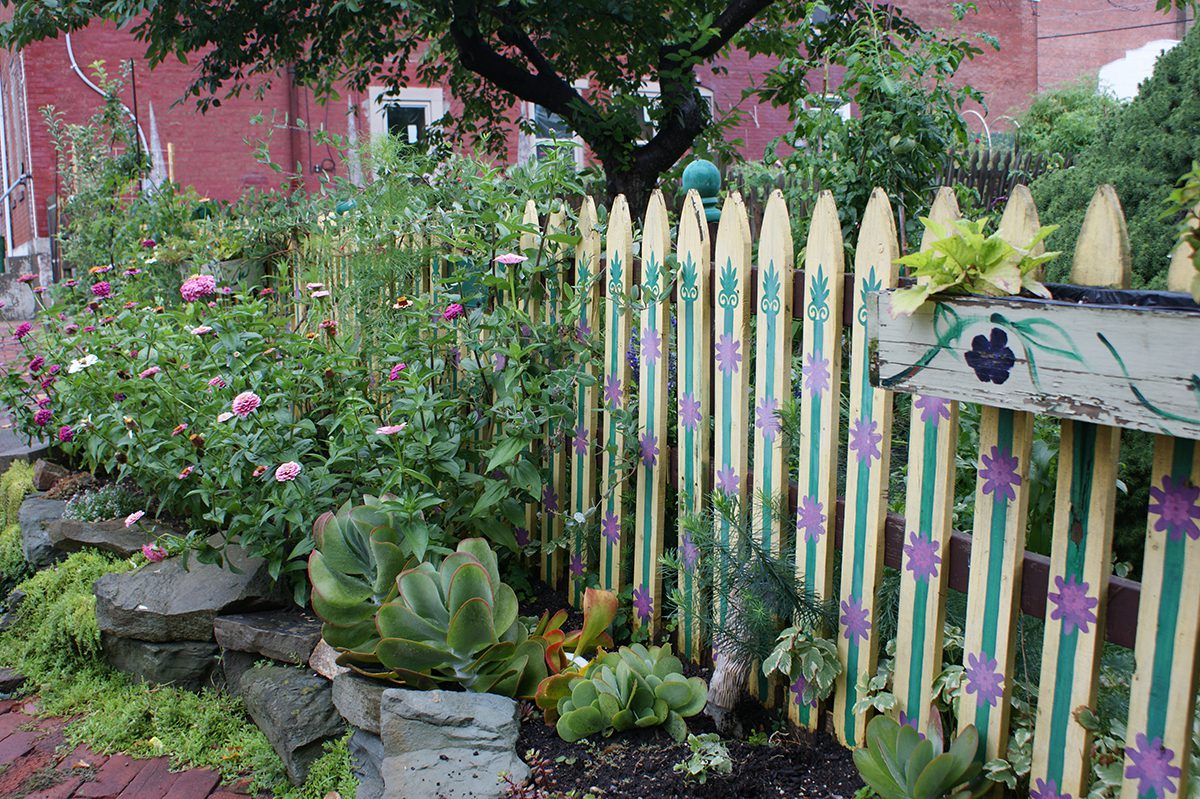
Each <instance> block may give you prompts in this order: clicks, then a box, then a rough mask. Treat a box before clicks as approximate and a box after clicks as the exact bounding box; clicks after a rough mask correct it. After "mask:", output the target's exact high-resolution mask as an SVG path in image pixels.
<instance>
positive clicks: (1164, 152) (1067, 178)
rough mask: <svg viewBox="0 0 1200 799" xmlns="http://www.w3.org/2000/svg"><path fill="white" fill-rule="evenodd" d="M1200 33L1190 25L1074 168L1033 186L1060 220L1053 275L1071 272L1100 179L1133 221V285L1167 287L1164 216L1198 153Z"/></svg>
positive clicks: (1171, 235) (1052, 217) (1047, 215)
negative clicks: (1114, 192) (1173, 192)
mask: <svg viewBox="0 0 1200 799" xmlns="http://www.w3.org/2000/svg"><path fill="white" fill-rule="evenodd" d="M1197 85H1200V33H1197V32H1196V31H1195V30H1192V31H1191V32H1190V33H1189V34H1188V35H1187V36H1186V37H1184V39H1183V41H1182V42H1180V43H1179V44H1178V45H1176V46H1175V47H1174V48H1173V49H1171V50H1170V51H1168V52H1167V53H1166V54H1164V55H1163V56H1162V57H1161V58H1160V59H1159V61H1158V64H1157V65H1156V67H1155V69H1154V74H1153V75H1152V76H1151V77H1150V78H1149V79H1147V80H1146V81H1145V82H1144V83H1143V84H1142V86H1141V89H1140V91H1139V92H1138V96H1137V97H1136V98H1135V99H1134V100H1133V101H1132V102H1130V103H1129V104H1128V105H1127V106H1125V107H1124V108H1122V109H1121V110H1120V111H1119V112H1118V113H1116V114H1114V115H1113V116H1112V117H1111V118H1108V119H1106V120H1104V122H1103V123H1102V124H1101V125H1100V128H1099V131H1098V133H1097V135H1096V136H1095V137H1094V139H1093V143H1092V144H1091V145H1090V146H1088V147H1086V148H1085V149H1084V150H1082V151H1081V152H1080V153H1079V154H1078V157H1077V159H1076V161H1075V165H1074V166H1072V167H1071V168H1069V169H1064V170H1058V171H1055V172H1050V173H1047V174H1046V175H1043V176H1042V177H1040V178H1038V179H1037V180H1035V181H1034V182H1033V184H1032V185H1031V186H1030V188H1031V189H1032V191H1033V196H1034V199H1035V200H1036V201H1037V206H1038V210H1039V212H1040V214H1041V218H1042V219H1043V220H1044V221H1046V222H1050V223H1054V224H1057V225H1060V226H1061V229H1060V230H1059V231H1058V233H1056V234H1055V235H1054V236H1053V237H1051V239H1050V241H1049V242H1048V246H1050V247H1053V248H1054V249H1056V250H1062V251H1064V253H1065V254H1066V257H1064V258H1061V259H1059V261H1057V262H1056V263H1054V264H1053V265H1051V266H1050V268H1049V270H1048V277H1049V279H1050V280H1052V281H1062V280H1064V279H1065V278H1066V276H1067V275H1068V274H1069V273H1070V268H1071V258H1070V256H1071V254H1072V253H1073V252H1074V249H1075V241H1076V239H1077V238H1078V235H1079V227H1080V225H1081V224H1082V223H1083V216H1084V212H1085V211H1086V210H1087V205H1088V201H1089V200H1090V199H1091V196H1092V192H1094V191H1095V189H1096V187H1097V186H1099V185H1101V184H1103V183H1111V184H1113V186H1115V187H1116V190H1117V194H1118V195H1119V196H1120V198H1121V204H1122V206H1123V208H1124V210H1125V218H1126V220H1127V222H1128V225H1129V242H1130V245H1131V246H1132V248H1133V285H1134V287H1135V288H1155V289H1157V288H1165V286H1166V274H1167V267H1168V264H1169V260H1168V259H1169V256H1170V254H1171V250H1172V248H1173V247H1174V245H1175V242H1176V236H1177V233H1178V230H1177V227H1176V223H1177V222H1178V219H1177V218H1173V217H1172V218H1163V209H1164V207H1165V206H1164V202H1165V201H1166V199H1167V195H1168V194H1169V193H1170V191H1171V188H1172V187H1173V186H1174V185H1175V183H1176V181H1178V180H1179V176H1180V175H1182V174H1184V173H1185V172H1187V171H1188V169H1189V168H1190V167H1191V164H1192V161H1193V159H1195V158H1197V157H1198V156H1200V93H1197V92H1196V86H1197Z"/></svg>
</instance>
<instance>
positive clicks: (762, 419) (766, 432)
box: [754, 397, 780, 441]
mask: <svg viewBox="0 0 1200 799" xmlns="http://www.w3.org/2000/svg"><path fill="white" fill-rule="evenodd" d="M778 414H779V403H778V402H777V401H776V400H775V398H774V397H763V398H762V401H760V402H759V403H758V407H757V408H755V409H754V426H755V427H757V428H758V429H759V430H761V431H762V437H763V439H764V440H766V441H774V440H775V436H777V435H778V434H779V430H780V424H779V415H778Z"/></svg>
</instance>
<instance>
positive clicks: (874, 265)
mask: <svg viewBox="0 0 1200 799" xmlns="http://www.w3.org/2000/svg"><path fill="white" fill-rule="evenodd" d="M899 250H900V247H899V245H898V243H897V241H896V223H895V221H894V219H893V216H892V206H891V204H890V203H889V202H888V198H887V193H886V192H884V191H883V190H882V189H878V188H877V189H875V190H874V191H873V192H871V200H870V202H869V203H867V209H866V211H865V213H864V214H863V218H862V224H861V226H860V230H859V236H858V247H857V249H856V250H855V254H854V298H853V299H854V303H853V304H854V312H853V313H854V315H853V318H852V320H851V341H852V346H851V351H850V415H849V419H850V431H849V447H848V451H847V454H846V506H845V507H846V510H845V514H844V517H843V518H844V520H845V521H844V523H843V525H842V541H843V544H842V581H841V582H842V584H841V592H840V610H841V611H842V613H841V614H840V615H841V617H842V619H843V622H842V624H841V626H840V628H839V633H840V634H839V635H838V637H837V645H838V654H839V656H840V658H841V660H842V663H843V664H845V668H844V669H843V671H842V673H841V675H840V676H839V677H838V682H837V688H836V693H835V697H836V699H835V704H834V711H833V722H834V729H835V730H836V731H837V736H838V739H839V740H841V741H842V743H844V744H846V745H848V746H856V745H858V744H861V743H862V741H863V740H864V737H865V734H866V731H865V727H866V723H867V716H866V714H856V713H855V712H854V705H855V703H856V702H857V700H858V693H857V686H858V683H859V680H860V679H861V678H863V677H864V676H871V675H874V674H875V667H876V660H877V656H878V646H879V641H878V635H877V633H876V630H875V593H876V589H877V588H878V586H879V579H880V577H881V575H882V572H883V558H881V557H879V555H880V553H882V552H883V529H884V522H885V521H886V518H887V501H886V495H887V488H888V480H889V477H890V475H889V472H888V469H889V464H890V461H891V442H892V395H891V393H890V392H888V391H885V390H883V389H877V388H872V387H871V383H870V371H871V370H870V352H869V348H868V346H867V340H868V330H867V324H868V318H867V298H868V295H869V294H870V293H871V292H875V291H879V290H881V289H888V288H893V287H894V286H895V285H896V282H897V280H898V278H899V266H898V265H897V264H896V259H897V258H898V257H900V252H899Z"/></svg>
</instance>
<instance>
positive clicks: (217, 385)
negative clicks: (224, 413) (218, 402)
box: [208, 375, 225, 388]
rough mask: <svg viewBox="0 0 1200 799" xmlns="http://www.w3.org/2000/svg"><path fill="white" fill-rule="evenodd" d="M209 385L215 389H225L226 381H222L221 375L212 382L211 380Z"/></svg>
mask: <svg viewBox="0 0 1200 799" xmlns="http://www.w3.org/2000/svg"><path fill="white" fill-rule="evenodd" d="M208 384H209V385H210V386H212V387H213V388H225V381H224V380H222V379H221V376H220V375H217V376H216V377H214V378H213V379H212V380H209V381H208Z"/></svg>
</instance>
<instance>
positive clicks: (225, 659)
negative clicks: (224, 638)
mask: <svg viewBox="0 0 1200 799" xmlns="http://www.w3.org/2000/svg"><path fill="white" fill-rule="evenodd" d="M258 660H259V658H258V657H257V656H255V655H252V654H250V653H249V652H235V651H234V650H232V649H225V650H222V652H221V674H222V675H223V676H224V677H225V690H227V691H228V692H229V693H231V694H233V695H234V696H238V697H240V696H241V695H242V675H244V674H245V673H246V672H247V671H249V670H250V669H251V668H252V667H253V666H254V664H255V663H257V662H258Z"/></svg>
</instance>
